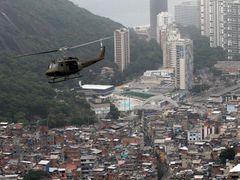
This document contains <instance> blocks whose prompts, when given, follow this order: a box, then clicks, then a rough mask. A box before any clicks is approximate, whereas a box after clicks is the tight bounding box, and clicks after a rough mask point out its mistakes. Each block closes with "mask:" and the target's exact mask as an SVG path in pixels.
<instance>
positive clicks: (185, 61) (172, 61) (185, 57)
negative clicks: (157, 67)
mask: <svg viewBox="0 0 240 180" xmlns="http://www.w3.org/2000/svg"><path fill="white" fill-rule="evenodd" d="M166 52H167V53H166V55H165V54H163V56H166V57H165V58H166V60H165V61H166V62H165V63H166V65H165V67H171V68H174V72H175V87H176V88H177V89H182V90H189V89H191V88H192V83H193V43H192V41H191V40H190V39H184V38H181V36H180V32H179V30H178V28H177V27H176V25H175V24H172V25H170V26H169V27H168V33H167V45H166Z"/></svg>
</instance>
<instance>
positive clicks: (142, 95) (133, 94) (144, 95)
mask: <svg viewBox="0 0 240 180" xmlns="http://www.w3.org/2000/svg"><path fill="white" fill-rule="evenodd" d="M123 95H124V96H130V97H137V98H142V99H148V98H150V97H152V96H154V95H152V94H147V93H142V92H133V91H129V92H124V93H123Z"/></svg>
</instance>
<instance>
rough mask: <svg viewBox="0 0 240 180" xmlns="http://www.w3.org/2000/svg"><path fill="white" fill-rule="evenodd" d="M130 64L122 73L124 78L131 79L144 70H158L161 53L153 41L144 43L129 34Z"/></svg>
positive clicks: (160, 62)
mask: <svg viewBox="0 0 240 180" xmlns="http://www.w3.org/2000/svg"><path fill="white" fill-rule="evenodd" d="M130 39H131V47H130V50H131V63H130V65H129V67H128V68H127V69H126V70H125V71H124V73H123V74H124V77H126V78H128V79H129V78H132V77H136V76H139V75H142V74H143V72H144V71H146V70H154V69H158V68H160V67H161V65H162V51H161V48H160V46H159V45H158V44H157V42H156V41H155V40H151V41H150V42H146V41H145V40H142V39H138V38H137V36H136V35H135V34H134V33H133V32H132V33H131V38H130Z"/></svg>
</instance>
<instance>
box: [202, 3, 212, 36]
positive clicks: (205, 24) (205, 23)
mask: <svg viewBox="0 0 240 180" xmlns="http://www.w3.org/2000/svg"><path fill="white" fill-rule="evenodd" d="M209 8H210V6H209V0H200V28H201V35H202V36H207V37H209V31H210V30H209V29H210V28H209V25H210V22H209V20H210V19H209V14H210V13H209Z"/></svg>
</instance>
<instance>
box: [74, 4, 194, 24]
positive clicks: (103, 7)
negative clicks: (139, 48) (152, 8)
mask: <svg viewBox="0 0 240 180" xmlns="http://www.w3.org/2000/svg"><path fill="white" fill-rule="evenodd" d="M71 1H73V2H74V3H76V4H78V5H79V6H80V7H83V8H86V9H88V10H89V11H91V12H92V13H94V14H97V15H101V16H104V17H108V18H110V19H112V20H114V21H117V22H120V23H122V24H123V25H125V26H127V27H132V26H136V25H146V24H149V0H71ZM184 1H189V0H169V3H168V5H169V12H170V13H171V14H172V16H173V12H174V5H176V4H179V3H181V2H184Z"/></svg>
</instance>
